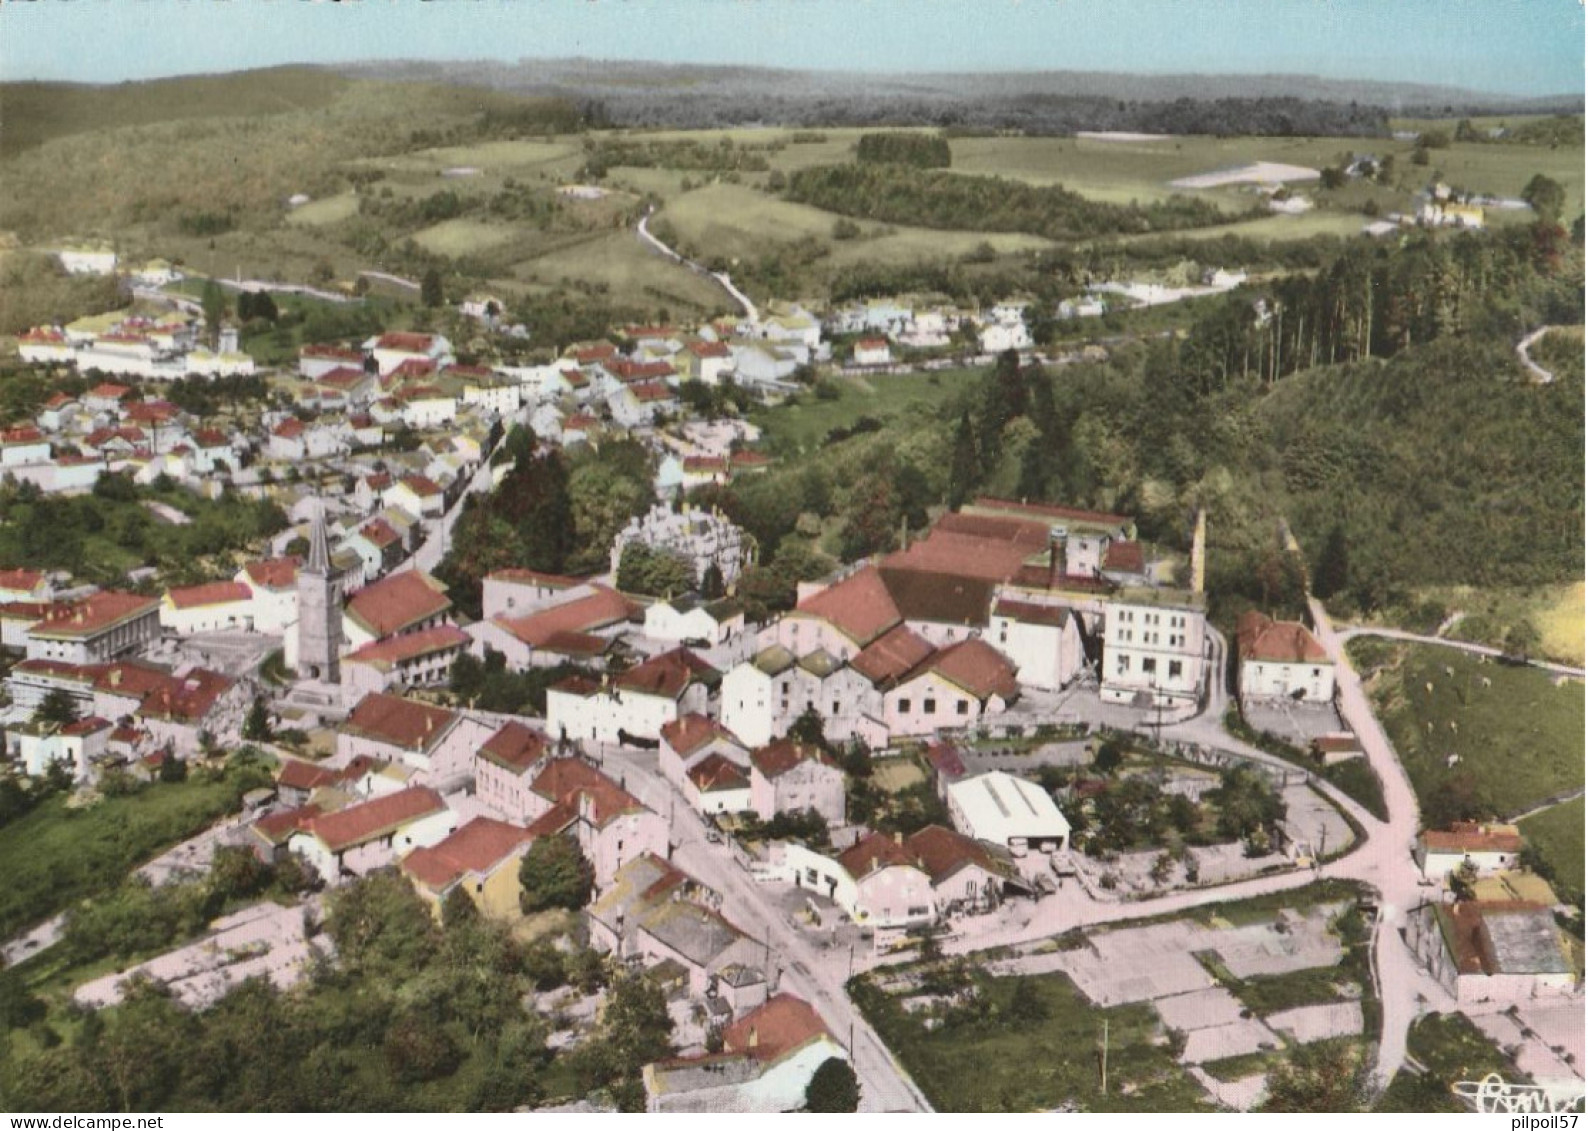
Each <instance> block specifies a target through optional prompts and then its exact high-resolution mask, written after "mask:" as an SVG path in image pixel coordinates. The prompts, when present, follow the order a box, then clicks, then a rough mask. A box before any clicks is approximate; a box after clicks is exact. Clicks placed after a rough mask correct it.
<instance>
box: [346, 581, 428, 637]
mask: <svg viewBox="0 0 1588 1131" xmlns="http://www.w3.org/2000/svg"><path fill="white" fill-rule="evenodd" d="M451 609H452V601H451V600H450V599H449V598H448V597H447V587H446V586H445V585H443V584H442V583H441V582H440V581H437V580H436V579H435V578H434V577H431V576H430V575H429V574H428V573H425V572H423V571H422V570H416V569H411V570H405V571H403V572H402V573H394V574H392V575H391V576H390V577H384V578H382V579H381V580H379V581H377V582H375V583H374V584H372V585H366V586H365V587H364V588H362V589H360V590H359V591H358V592H357V593H355V594H354V595H353V596H352V597H351V598H350V599H349V600H348V602H347V607H346V609H345V610H344V611H343V614H342V639H343V640H344V641H345V642H346V649H347V650H348V651H354V652H356V651H357V650H358V649H360V648H362V647H364V646H365V645H366V644H373V643H374V642H375V641H377V640H384V639H385V638H386V637H388V636H401V635H403V634H404V633H410V632H422V631H424V630H425V629H427V628H436V627H438V626H439V625H442V624H448V623H450V620H449V618H448V613H449V612H450V611H451Z"/></svg>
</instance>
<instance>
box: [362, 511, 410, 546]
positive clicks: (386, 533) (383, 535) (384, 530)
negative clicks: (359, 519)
mask: <svg viewBox="0 0 1588 1131" xmlns="http://www.w3.org/2000/svg"><path fill="white" fill-rule="evenodd" d="M358 532H359V534H360V535H362V536H363V537H364V539H365V540H366V541H368V542H369V543H371V544H372V545H373V546H374V547H375V548H376V549H378V550H384V549H385V548H386V547H387V546H391V545H394V544H396V543H398V542H401V541H402V535H401V534H398V533H397V531H395V530H393V529H392V526H391V523H389V522H387V521H386V520H385V519H384V518H372V519H370V520H369V521H368V522H366V523H365V524H364V525H363V526H361V527H359V528H358Z"/></svg>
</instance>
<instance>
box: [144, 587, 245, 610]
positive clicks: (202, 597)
mask: <svg viewBox="0 0 1588 1131" xmlns="http://www.w3.org/2000/svg"><path fill="white" fill-rule="evenodd" d="M166 596H167V597H168V598H170V601H171V604H172V606H173V607H174V608H178V609H198V608H203V607H204V606H206V605H228V604H231V603H232V602H234V601H249V600H252V599H253V596H254V591H253V590H252V589H250V588H248V586H246V585H244V584H243V583H242V582H240V581H212V582H210V583H209V584H208V585H190V586H187V587H186V588H183V589H171V590H168V591H167V592H166Z"/></svg>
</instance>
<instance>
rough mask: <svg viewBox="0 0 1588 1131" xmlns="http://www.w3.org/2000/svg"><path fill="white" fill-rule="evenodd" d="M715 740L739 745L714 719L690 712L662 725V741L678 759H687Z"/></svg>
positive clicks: (729, 732)
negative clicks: (724, 740) (671, 749)
mask: <svg viewBox="0 0 1588 1131" xmlns="http://www.w3.org/2000/svg"><path fill="white" fill-rule="evenodd" d="M716 738H722V739H726V740H727V741H729V742H732V743H733V744H734V745H736V746H737V745H740V743H739V740H738V739H737V738H735V737H734V735H733V732H732V731H730V730H729V729H728V728H727V727H725V726H723V725H722V724H721V723H719V722H718V721H717V720H716V719H710V718H707V717H706V716H705V715H702V714H698V713H696V712H693V711H691V712H690V713H689V714H687V715H685V716H683V717H682V718H679V719H674V720H673V721H672V722H669V723H663V724H662V741H663V742H665V743H667V745H668V746H671V747H672V748H673V751H674V752H675V753H677V754H678V755H679V756H680V757H687V756H688V755H690V754H693V753H694V752H695V751H696V750H699V749H700V748H701V747H702V746H704V745H706V743H708V742H710V741H712V740H713V739H716Z"/></svg>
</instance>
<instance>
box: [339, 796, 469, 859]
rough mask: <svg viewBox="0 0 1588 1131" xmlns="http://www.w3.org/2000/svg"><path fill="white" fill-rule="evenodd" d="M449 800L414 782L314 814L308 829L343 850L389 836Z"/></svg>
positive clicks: (439, 810)
mask: <svg viewBox="0 0 1588 1131" xmlns="http://www.w3.org/2000/svg"><path fill="white" fill-rule="evenodd" d="M446 807H447V805H446V802H444V801H443V800H441V795H440V794H439V793H437V792H436V791H435V790H433V789H431V788H430V787H429V786H422V785H421V786H413V787H411V788H409V789H404V790H400V791H398V792H397V793H388V794H386V795H385V796H384V797H377V798H375V799H373V800H371V801H366V802H364V803H363V804H362V805H350V806H348V807H347V808H346V809H339V810H338V811H336V812H335V813H326V814H324V815H323V816H319V817H314V818H311V819H310V820H309V822H308V831H309V832H310V833H312V834H313V835H314V836H316V837H318V838H319V840H320V842H321V843H322V844H324V845H325V847H326V848H328V849H329V850H330V851H332V852H344V851H346V850H347V849H349V848H355V847H357V846H358V845H360V844H367V843H369V842H370V841H372V840H378V839H380V838H382V837H385V836H389V835H391V834H392V833H394V832H396V831H397V830H398V829H400V828H402V827H403V826H404V825H409V824H412V823H413V822H415V821H417V820H420V819H421V818H424V817H428V816H431V815H433V814H435V813H441V812H444V811H445V810H446Z"/></svg>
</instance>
